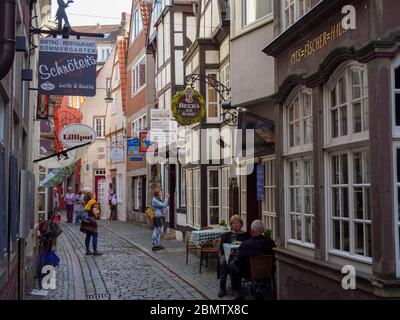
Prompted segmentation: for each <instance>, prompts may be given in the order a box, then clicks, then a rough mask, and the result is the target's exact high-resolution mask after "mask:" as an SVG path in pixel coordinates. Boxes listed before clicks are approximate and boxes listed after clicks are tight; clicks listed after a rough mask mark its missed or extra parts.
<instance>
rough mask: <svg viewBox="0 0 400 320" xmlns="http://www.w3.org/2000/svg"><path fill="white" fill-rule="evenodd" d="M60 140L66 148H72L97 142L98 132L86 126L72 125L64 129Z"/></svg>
mask: <svg viewBox="0 0 400 320" xmlns="http://www.w3.org/2000/svg"><path fill="white" fill-rule="evenodd" d="M59 138H60V141H61V143H62V144H63V145H64V146H65V147H67V148H72V147H76V146H79V145H82V144H84V143H88V142H91V143H93V142H95V141H96V132H95V131H94V130H93V128H91V127H89V126H87V125H86V124H70V125H68V126H65V127H64V128H62V130H61V131H60V136H59Z"/></svg>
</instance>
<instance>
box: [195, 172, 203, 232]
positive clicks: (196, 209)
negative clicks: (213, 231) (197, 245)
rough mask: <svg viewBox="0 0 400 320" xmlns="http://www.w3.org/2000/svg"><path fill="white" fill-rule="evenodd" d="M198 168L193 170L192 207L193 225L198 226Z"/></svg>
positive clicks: (199, 199) (199, 220)
mask: <svg viewBox="0 0 400 320" xmlns="http://www.w3.org/2000/svg"><path fill="white" fill-rule="evenodd" d="M200 201H201V193H200V170H193V209H194V226H195V227H197V228H200V226H201V223H200V222H201V217H200V214H201V212H200Z"/></svg>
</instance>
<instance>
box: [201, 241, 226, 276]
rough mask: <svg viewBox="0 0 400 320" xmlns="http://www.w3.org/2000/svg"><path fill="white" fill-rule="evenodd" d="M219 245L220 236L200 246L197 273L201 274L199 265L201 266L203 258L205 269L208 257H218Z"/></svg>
mask: <svg viewBox="0 0 400 320" xmlns="http://www.w3.org/2000/svg"><path fill="white" fill-rule="evenodd" d="M220 244H221V236H219V237H217V238H215V239H212V240H208V241H207V242H205V243H204V244H203V245H202V246H201V250H200V268H199V273H201V265H202V264H203V258H204V256H205V257H206V268H207V267H208V255H210V254H211V255H214V256H217V257H218V256H219V247H220Z"/></svg>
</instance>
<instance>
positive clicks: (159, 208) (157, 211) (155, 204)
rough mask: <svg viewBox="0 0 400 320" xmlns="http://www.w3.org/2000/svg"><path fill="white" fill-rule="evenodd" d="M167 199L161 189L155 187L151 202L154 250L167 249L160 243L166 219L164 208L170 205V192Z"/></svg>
mask: <svg viewBox="0 0 400 320" xmlns="http://www.w3.org/2000/svg"><path fill="white" fill-rule="evenodd" d="M166 198H167V199H166V200H162V199H161V190H160V189H155V190H154V192H153V200H152V202H151V206H152V208H153V211H154V230H153V236H152V238H151V239H152V246H153V247H152V250H153V251H157V250H161V249H165V248H164V247H163V246H161V245H160V238H161V228H162V226H163V221H164V215H163V213H164V209H165V208H167V207H168V204H169V201H168V200H169V194H166Z"/></svg>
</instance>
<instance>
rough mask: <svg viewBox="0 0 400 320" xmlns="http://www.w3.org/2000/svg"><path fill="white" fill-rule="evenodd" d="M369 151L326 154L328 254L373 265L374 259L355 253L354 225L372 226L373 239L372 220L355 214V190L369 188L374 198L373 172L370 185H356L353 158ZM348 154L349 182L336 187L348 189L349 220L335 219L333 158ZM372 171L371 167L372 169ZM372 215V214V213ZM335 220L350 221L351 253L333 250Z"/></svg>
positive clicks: (344, 151)
mask: <svg viewBox="0 0 400 320" xmlns="http://www.w3.org/2000/svg"><path fill="white" fill-rule="evenodd" d="M365 151H368V153H369V154H370V151H369V149H368V148H367V147H363V148H346V149H344V150H339V151H334V152H331V153H327V154H326V159H327V161H326V163H327V164H328V165H327V170H326V177H325V179H326V182H327V187H326V194H325V197H326V201H325V203H326V210H327V211H326V212H327V213H328V214H327V218H328V224H327V227H328V228H327V229H328V230H327V234H328V254H331V255H336V256H340V257H344V258H348V259H352V260H355V261H359V262H363V263H368V264H372V257H367V256H363V255H359V254H356V253H355V238H354V235H355V230H354V229H355V228H354V224H355V222H356V221H360V222H361V223H363V224H370V225H371V237H372V221H371V220H363V219H356V218H355V217H354V215H355V213H354V192H353V191H354V188H357V187H369V189H370V200H371V198H372V195H371V172H370V173H369V174H370V178H369V181H370V182H369V183H362V184H356V183H354V158H353V154H354V153H357V152H365ZM343 154H346V155H347V172H348V182H347V184H339V185H335V186H341V185H342V186H345V187H346V188H347V192H348V211H349V212H348V218H344V219H343V218H340V217H333V209H332V205H333V199H332V167H333V164H332V157H334V156H335V155H343ZM369 170H371V167H370V169H369ZM370 210H372V206H371V204H370ZM370 215H371V212H370ZM333 218H335V220H338V221H348V223H349V252H348V251H342V250H338V249H334V248H333V222H332V221H333ZM341 241H342V239H341ZM364 241H365V232H364ZM371 253H372V247H371Z"/></svg>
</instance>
